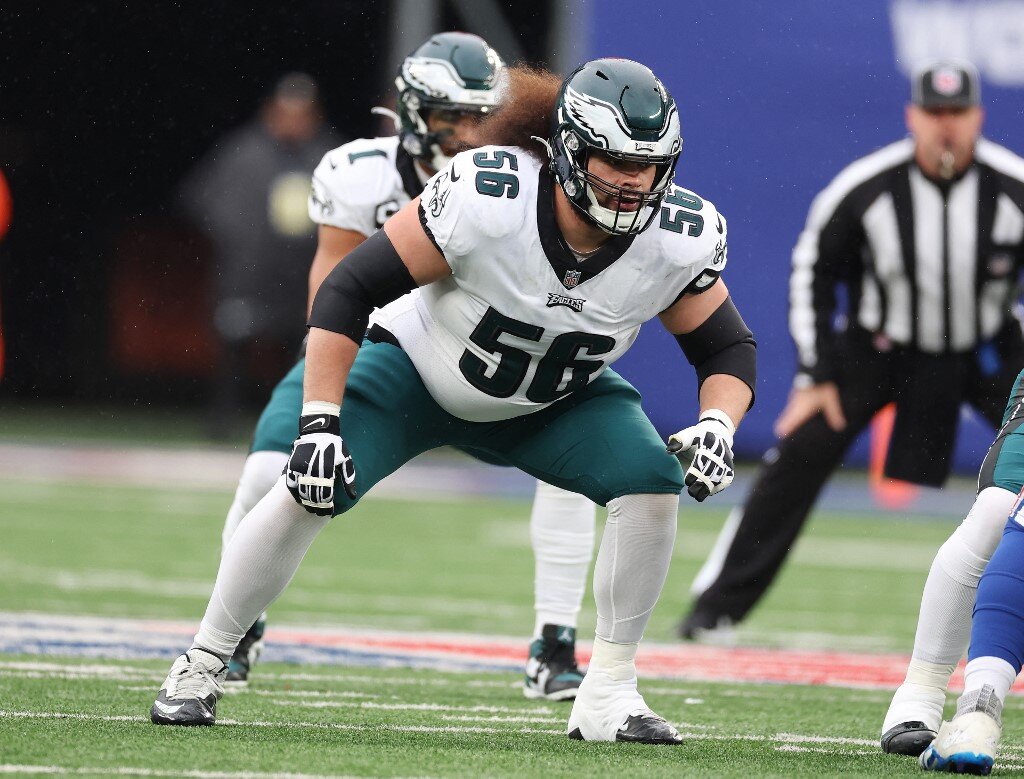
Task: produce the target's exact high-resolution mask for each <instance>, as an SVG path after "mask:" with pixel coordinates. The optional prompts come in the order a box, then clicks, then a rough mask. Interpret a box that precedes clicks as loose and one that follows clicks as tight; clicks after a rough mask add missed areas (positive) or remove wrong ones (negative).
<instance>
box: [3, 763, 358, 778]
mask: <svg viewBox="0 0 1024 779" xmlns="http://www.w3.org/2000/svg"><path fill="white" fill-rule="evenodd" d="M0 774H58V775H67V774H73V775H76V776H185V777H189V779H362V778H361V777H357V776H352V775H351V774H295V773H264V772H256V771H195V770H178V771H169V770H168V771H159V770H156V769H152V768H131V767H129V766H102V767H100V766H97V767H92V766H90V767H86V768H71V767H68V766H59V765H16V764H11V763H5V764H0Z"/></svg>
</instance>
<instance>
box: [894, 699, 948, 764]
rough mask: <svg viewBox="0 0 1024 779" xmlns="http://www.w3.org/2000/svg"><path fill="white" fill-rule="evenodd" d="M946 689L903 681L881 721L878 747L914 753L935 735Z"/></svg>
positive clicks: (923, 747)
mask: <svg viewBox="0 0 1024 779" xmlns="http://www.w3.org/2000/svg"><path fill="white" fill-rule="evenodd" d="M945 705H946V691H945V689H942V688H939V687H932V686H930V685H925V684H914V683H912V682H904V683H903V684H901V685H900V686H899V688H897V690H896V694H895V695H893V696H892V703H890V704H889V710H888V711H887V712H886V714H885V721H884V724H883V725H882V738H881V743H882V751H883V752H886V753H888V754H894V755H911V756H913V757H917V756H918V755H920V754H921V753H922V752H923V751H924V750H925V749H926V748H927V746H928V745H929V744H930V743H931V742H932V739H934V738H935V734H936V733H937V732H938V730H939V726H940V725H941V724H942V709H943V707H944V706H945Z"/></svg>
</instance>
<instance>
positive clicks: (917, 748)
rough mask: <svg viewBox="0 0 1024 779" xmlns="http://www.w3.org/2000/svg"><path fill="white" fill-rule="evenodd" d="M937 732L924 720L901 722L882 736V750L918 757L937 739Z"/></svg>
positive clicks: (890, 753)
mask: <svg viewBox="0 0 1024 779" xmlns="http://www.w3.org/2000/svg"><path fill="white" fill-rule="evenodd" d="M935 736H936V733H935V731H934V730H932V729H931V728H929V727H928V726H927V725H925V724H924V723H923V722H901V723H900V724H899V725H896V726H895V727H892V728H890V729H889V730H887V731H886V732H885V734H884V735H883V736H882V740H881V745H882V751H883V752H885V753H886V754H888V755H907V756H909V757H917V756H918V755H920V754H921V753H922V752H924V751H925V750H926V749H927V748H928V745H929V744H931V743H932V741H934V740H935Z"/></svg>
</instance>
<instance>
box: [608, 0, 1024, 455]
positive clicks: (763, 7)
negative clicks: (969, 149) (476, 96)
mask: <svg viewBox="0 0 1024 779" xmlns="http://www.w3.org/2000/svg"><path fill="white" fill-rule="evenodd" d="M588 8H589V15H590V25H589V36H590V39H589V45H588V49H589V51H590V53H591V55H592V56H616V57H628V58H632V59H636V60H639V61H641V62H644V63H645V64H647V65H649V66H650V67H651V68H652V69H653V70H654V72H655V73H657V74H658V75H659V76H660V77H661V78H662V79H663V80H664V82H665V83H666V85H667V86H668V88H669V90H670V91H671V92H672V94H673V95H674V97H675V99H676V100H677V101H678V103H679V105H680V113H681V118H682V128H683V137H684V145H683V156H682V160H681V162H680V166H679V173H678V175H677V181H678V182H679V183H680V184H682V185H683V186H685V187H687V188H689V189H693V190H694V191H696V192H698V193H699V194H701V195H702V196H704V197H706V198H707V199H709V200H711V201H713V202H714V203H715V205H716V206H717V207H718V208H719V209H720V210H721V212H722V213H723V214H724V215H725V216H726V218H727V219H728V222H729V266H728V268H727V270H726V275H725V278H726V280H727V283H728V285H729V289H730V290H731V292H732V295H733V297H734V298H735V299H736V301H737V305H738V306H739V307H740V309H741V311H742V312H743V314H744V317H745V318H746V320H747V323H748V324H749V325H750V327H751V329H752V330H753V331H754V333H755V335H756V336H757V340H758V344H759V374H760V376H759V384H758V398H757V405H756V407H755V408H754V410H753V411H752V412H751V414H750V416H749V417H748V419H747V421H746V422H745V423H744V426H743V430H742V434H741V436H740V437H739V439H738V441H737V449H738V451H739V453H740V454H741V455H742V456H746V457H754V456H757V455H760V454H761V453H762V452H763V451H764V450H765V449H767V448H768V447H770V446H771V445H772V444H773V443H774V441H775V437H774V435H773V433H772V423H773V421H774V420H775V418H776V416H777V415H778V413H779V411H780V410H781V409H782V407H783V405H784V404H785V401H786V397H787V394H788V392H789V387H790V384H791V381H792V377H793V372H794V368H795V351H794V348H793V344H792V342H791V340H790V338H789V334H788V329H787V324H786V317H787V295H788V287H787V285H788V276H789V263H790V252H791V249H792V247H793V244H794V242H795V240H796V237H797V234H798V233H799V231H800V229H801V227H802V226H803V222H804V219H805V218H806V215H807V210H808V208H809V206H810V202H811V199H812V198H813V196H814V195H815V194H816V193H817V192H818V191H819V190H820V189H821V188H822V187H824V186H825V185H826V184H827V183H828V182H829V181H830V180H831V179H832V177H833V176H835V175H836V174H837V173H838V172H839V170H840V169H841V168H842V167H844V166H845V165H846V164H847V163H849V162H851V161H852V160H853V159H855V158H856V157H859V156H861V155H864V154H866V153H868V152H870V151H872V150H873V149H876V148H878V147H880V146H883V145H885V144H887V143H889V142H891V141H893V140H896V139H898V138H901V137H903V136H904V135H905V134H906V130H905V127H904V122H903V112H904V106H905V104H906V102H907V98H908V95H909V88H910V87H909V80H908V76H907V74H908V72H910V69H911V68H913V67H914V66H915V65H916V64H917V63H918V62H920V61H922V60H927V59H931V58H933V57H939V56H959V57H963V58H968V59H971V60H972V61H974V62H975V63H976V64H977V65H978V67H979V68H980V70H981V73H982V83H983V100H984V103H985V107H986V111H987V120H986V125H985V134H986V135H987V136H988V137H989V138H991V139H992V140H995V141H997V142H999V143H1002V144H1004V145H1006V146H1008V147H1010V148H1011V149H1013V150H1014V151H1016V152H1017V153H1024V121H1022V119H1024V0H996V1H987V2H982V1H980V0H978V1H976V2H924V1H923V0H894V1H893V2H884V0H858V2H839V0H830V1H828V2H823V1H822V0H782V1H781V2H774V3H754V2H748V1H747V0H719V1H716V2H689V1H688V2H682V1H673V2H668V1H666V2H650V1H649V0H630V1H629V2H623V0H592V1H591V3H590V5H589V7H588ZM616 367H617V368H618V369H619V370H620V371H621V373H622V374H623V375H625V376H626V377H628V378H629V379H630V380H631V381H633V382H634V383H635V384H636V386H637V387H638V388H639V389H640V390H641V392H642V393H643V396H644V405H645V407H646V409H647V412H648V414H649V415H650V416H651V418H652V419H653V420H654V422H655V424H656V425H657V427H658V429H659V430H661V431H662V432H664V433H669V432H672V431H674V430H676V429H678V428H680V427H682V426H684V425H686V424H689V423H690V421H691V420H692V419H693V414H694V403H695V398H696V393H695V382H694V378H693V373H692V371H691V370H690V369H689V366H687V365H686V364H685V363H684V362H683V357H682V354H681V353H680V351H679V348H678V347H677V346H676V344H675V342H674V341H673V340H672V339H671V337H669V336H667V334H666V333H665V332H664V331H663V330H661V328H660V326H659V325H658V324H657V323H656V322H652V323H651V324H649V325H647V326H645V327H644V329H643V331H642V333H641V335H640V338H639V339H638V341H637V344H636V346H635V347H634V348H633V349H632V350H631V351H630V353H629V354H628V355H627V356H626V357H625V358H623V360H621V361H620V362H619V363H618V364H617V366H616ZM1022 367H1024V366H1022ZM1007 392H1009V387H1007ZM991 439H992V431H991V430H989V429H988V428H987V427H986V426H985V424H984V423H982V422H980V421H978V420H976V419H974V418H973V416H972V415H970V414H965V420H964V424H963V425H962V427H961V434H960V440H959V442H958V447H957V458H956V462H957V467H958V469H960V470H963V471H968V472H969V471H971V470H975V469H977V467H978V464H979V463H980V460H981V457H982V456H983V454H984V452H985V450H986V448H987V447H988V444H989V443H990V442H991ZM866 448H867V447H866V443H865V441H863V440H862V441H860V442H859V443H858V445H857V446H856V447H855V448H854V450H853V452H852V453H851V457H850V460H851V461H853V462H863V461H864V458H865V455H866Z"/></svg>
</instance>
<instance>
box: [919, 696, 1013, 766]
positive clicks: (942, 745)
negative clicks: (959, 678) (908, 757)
mask: <svg viewBox="0 0 1024 779" xmlns="http://www.w3.org/2000/svg"><path fill="white" fill-rule="evenodd" d="M968 696H970V698H973V699H974V700H973V701H969V702H968V705H966V706H965V705H963V703H964V702H965V701H964V699H965V698H968ZM1001 710H1002V702H1001V701H1000V700H999V699H998V698H997V697H996V695H995V691H994V690H993V689H992V687H991V686H989V685H985V686H984V687H982V688H981V689H980V690H975V691H973V692H971V693H967V694H965V696H964V698H961V703H960V704H959V705H958V706H957V712H958V713H957V715H956V716H955V717H954V718H953V720H952V721H951V722H943V723H942V727H941V728H939V734H938V735H937V736H936V737H935V740H934V741H933V742H932V743H931V745H930V746H929V747H928V748H927V749H926V750H925V751H924V752H922V753H921V757H920V758H919V760H920V763H921V768H923V769H924V770H925V771H947V772H949V773H957V774H975V775H978V776H988V775H989V773H990V772H991V771H992V764H993V763H994V762H995V759H996V750H997V749H998V748H999V737H1000V736H1001V735H1002V733H1003V727H1002V722H1001V721H1000V718H999V715H1000V712H1001Z"/></svg>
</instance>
